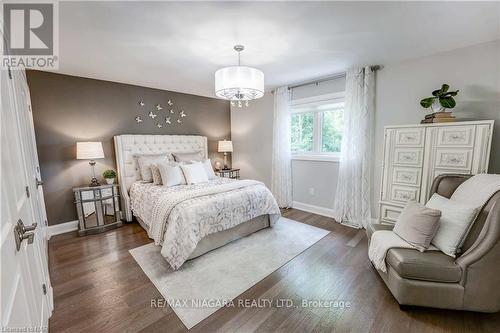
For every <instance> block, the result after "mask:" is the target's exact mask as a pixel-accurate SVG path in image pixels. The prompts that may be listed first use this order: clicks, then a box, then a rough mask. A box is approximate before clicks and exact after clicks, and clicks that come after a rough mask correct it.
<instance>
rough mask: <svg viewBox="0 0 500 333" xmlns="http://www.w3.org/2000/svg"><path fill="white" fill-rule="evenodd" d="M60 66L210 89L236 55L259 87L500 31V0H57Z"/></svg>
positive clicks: (202, 91)
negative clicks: (257, 75) (257, 76)
mask: <svg viewBox="0 0 500 333" xmlns="http://www.w3.org/2000/svg"><path fill="white" fill-rule="evenodd" d="M59 12H60V22H59V30H60V42H59V45H60V57H59V58H60V70H59V72H60V73H65V74H70V75H77V76H83V77H89V78H97V79H103V80H109V81H116V82H124V83H130V84H136V85H141V86H147V87H154V88H160V89H166V90H172V91H180V92H186V93H192V94H198V95H204V96H213V88H214V83H213V75H214V72H215V71H216V70H217V69H218V68H220V67H223V66H226V65H232V64H235V62H236V61H237V57H236V53H235V52H234V51H233V49H232V48H233V45H235V44H244V45H245V47H246V50H245V51H244V52H243V53H242V64H245V65H249V66H254V67H257V68H259V69H261V70H263V71H264V73H265V76H266V88H272V87H275V86H278V85H283V84H290V83H294V82H299V81H302V80H309V79H314V78H316V77H323V76H325V75H329V74H333V73H338V72H342V71H344V70H345V69H347V68H348V67H350V66H353V65H363V64H388V63H392V62H398V61H402V60H406V59H411V58H417V57H422V56H426V55H430V54H433V53H437V52H442V51H447V50H452V49H456V48H460V47H465V46H469V45H473V44H479V43H483V42H487V41H492V40H496V39H499V38H500V3H499V2H490V3H477V2H475V3H472V2H471V3H465V2H447V3H443V2H441V3H438V2H425V3H408V2H406V3H404V2H385V3H377V2H356V3H354V2H351V3H346V2H259V3H255V2H253V3H250V2H217V3H215V2H202V3H200V2H198V3H194V2H182V3H179V2H147V3H145V2H142V3H141V2H61V3H60V8H59Z"/></svg>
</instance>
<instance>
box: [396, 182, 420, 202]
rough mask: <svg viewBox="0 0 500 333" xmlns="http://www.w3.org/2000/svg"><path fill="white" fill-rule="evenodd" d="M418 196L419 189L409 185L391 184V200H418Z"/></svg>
mask: <svg viewBox="0 0 500 333" xmlns="http://www.w3.org/2000/svg"><path fill="white" fill-rule="evenodd" d="M419 198H420V189H419V188H418V187H410V186H400V185H393V186H391V201H398V202H402V203H407V202H408V201H418V200H419Z"/></svg>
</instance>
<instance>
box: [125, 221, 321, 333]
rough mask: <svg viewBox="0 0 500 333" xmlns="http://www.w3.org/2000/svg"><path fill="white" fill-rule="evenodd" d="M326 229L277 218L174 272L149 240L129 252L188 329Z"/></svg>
mask: <svg viewBox="0 0 500 333" xmlns="http://www.w3.org/2000/svg"><path fill="white" fill-rule="evenodd" d="M328 233H330V231H327V230H324V229H320V228H316V227H313V226H310V225H307V224H304V223H300V222H296V221H293V220H290V219H287V218H283V217H282V218H281V219H280V220H279V221H278V222H276V224H275V225H274V226H273V227H272V228H267V229H264V230H261V231H258V232H256V233H254V234H252V235H250V236H247V237H244V238H242V239H239V240H237V241H234V242H232V243H230V244H227V245H226V246H223V247H220V248H218V249H216V250H214V251H211V252H209V253H207V254H205V255H203V256H201V257H198V258H196V259H193V260H189V261H187V262H186V263H184V265H182V267H181V268H180V269H179V270H177V271H174V270H172V269H171V268H170V266H169V264H168V263H167V262H166V261H165V259H164V258H163V257H162V255H161V254H160V247H159V246H156V245H154V243H150V244H147V245H143V246H141V247H137V248H135V249H132V250H130V251H129V252H130V254H132V256H133V257H134V259H135V260H136V261H137V263H138V264H139V266H141V268H142V270H143V271H144V273H146V275H147V276H148V277H149V279H150V280H151V282H153V284H154V285H155V286H156V288H157V289H158V291H159V292H160V293H161V294H162V296H163V297H164V299H165V301H163V300H160V301H159V302H166V303H167V304H168V305H170V307H171V308H172V309H173V310H174V312H175V313H176V314H177V316H178V317H179V318H180V320H181V321H182V322H183V323H184V325H185V326H186V327H187V328H188V329H190V328H192V327H193V326H195V325H196V324H198V323H199V322H201V321H202V320H203V319H205V318H207V317H208V316H210V315H211V314H212V313H214V312H216V311H217V310H219V309H220V308H221V307H223V306H225V305H226V304H227V303H228V302H230V301H232V300H233V299H234V298H235V297H237V296H238V295H240V294H241V293H243V292H244V291H245V290H247V289H249V288H250V287H252V286H253V285H255V284H256V283H257V282H259V281H260V280H262V279H263V278H265V277H266V276H268V275H269V274H271V273H272V272H274V271H275V270H277V269H278V268H279V267H281V266H283V265H284V264H286V263H287V262H288V261H290V260H291V259H293V258H294V257H296V256H297V255H299V254H300V253H302V252H303V251H304V250H306V249H307V248H309V247H310V246H311V245H313V244H314V243H316V242H318V241H319V240H320V239H321V238H323V237H324V236H326V235H327V234H328ZM154 305H156V306H164V304H163V303H162V304H153V306H154Z"/></svg>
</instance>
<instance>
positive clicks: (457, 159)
mask: <svg viewBox="0 0 500 333" xmlns="http://www.w3.org/2000/svg"><path fill="white" fill-rule="evenodd" d="M435 167H436V168H447V169H461V170H471V167H472V149H462V148H437V150H436V163H435Z"/></svg>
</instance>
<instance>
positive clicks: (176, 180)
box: [157, 163, 186, 186]
mask: <svg viewBox="0 0 500 333" xmlns="http://www.w3.org/2000/svg"><path fill="white" fill-rule="evenodd" d="M157 166H158V169H159V170H160V175H161V181H162V183H163V185H164V186H175V185H185V184H186V180H185V179H184V174H183V173H182V170H181V168H180V166H179V164H177V163H160V164H157Z"/></svg>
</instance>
